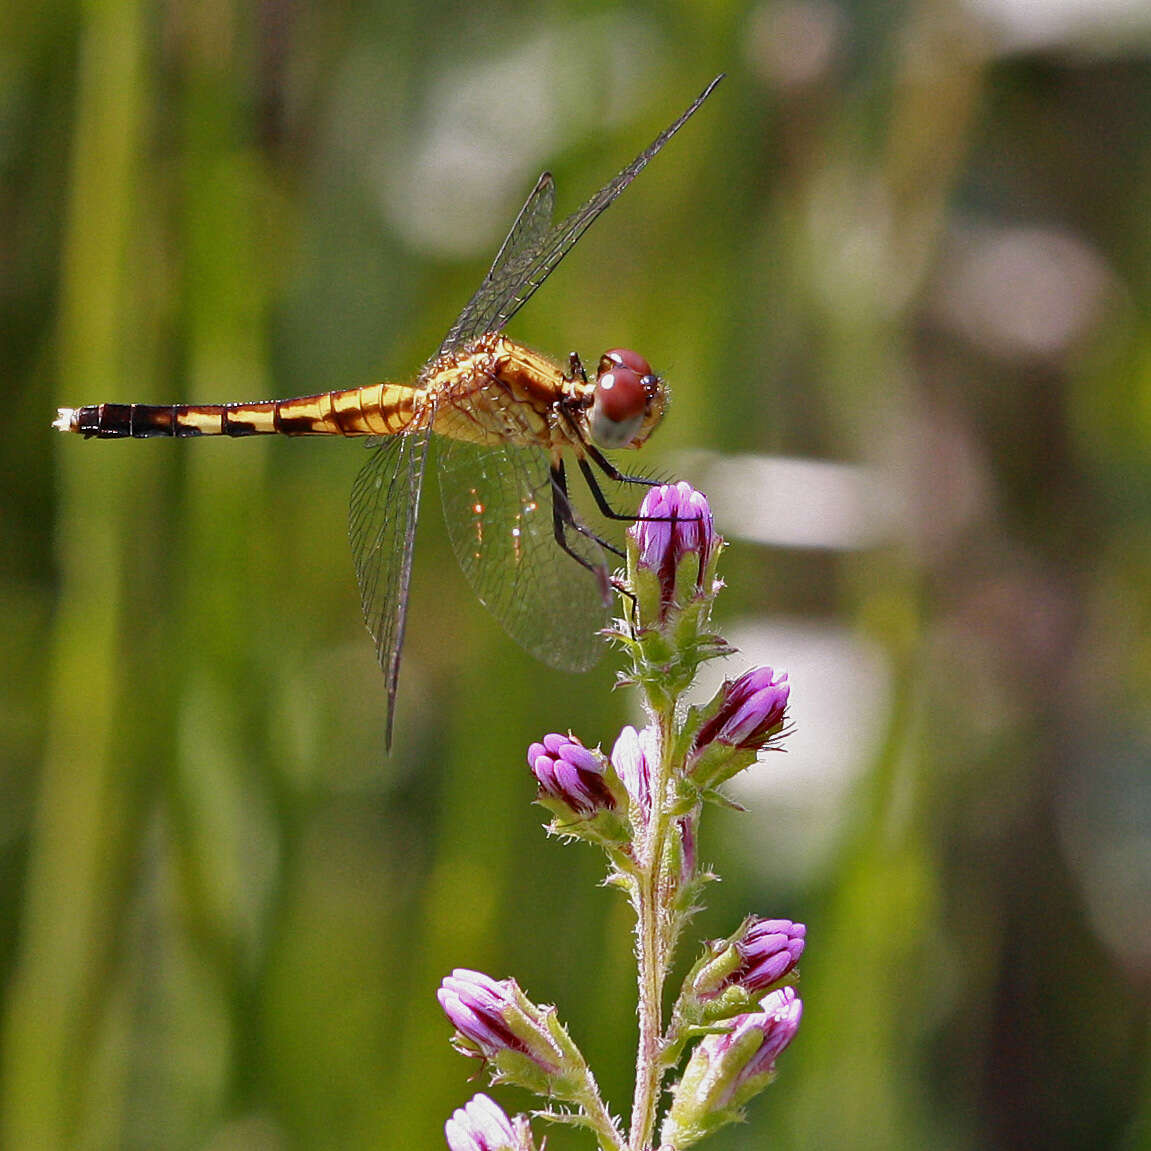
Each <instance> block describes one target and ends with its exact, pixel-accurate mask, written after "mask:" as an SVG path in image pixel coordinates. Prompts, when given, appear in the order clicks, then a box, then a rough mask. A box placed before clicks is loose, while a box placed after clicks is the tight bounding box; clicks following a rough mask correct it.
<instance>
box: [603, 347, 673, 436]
mask: <svg viewBox="0 0 1151 1151" xmlns="http://www.w3.org/2000/svg"><path fill="white" fill-rule="evenodd" d="M660 388H661V385H660V381H659V377H658V376H656V375H655V373H654V372H652V370H651V365H650V364H649V363H648V362H647V360H645V359H644V358H643V356H641V355H640V354H639V353H638V352H633V351H631V350H630V349H628V348H613V349H612V350H611V351H610V352H604V354H603V355H602V356H601V357H600V361H599V368H598V370H597V372H596V383H595V398H594V400H593V401H592V410H591V433H592V438H593V439H594V440H595V442H596V443H597V444H599V446H600V447H603V448H622V447H628V446H630V445H632V444H635V443H638V442H640V441H642V440H643V439H646V438H647V432H648V431H650V430H651V427H654V426H655V422H656V420H653V419H652V416H653V414H655V415H656V419H658V415H660V414H662V405H658V407H659V409H660V410H659V411H658V412H657V413H653V407H655V406H657V400H658V398H659V396H660V394H661V391H660ZM641 433H642V434H641Z"/></svg>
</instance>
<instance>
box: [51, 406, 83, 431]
mask: <svg viewBox="0 0 1151 1151" xmlns="http://www.w3.org/2000/svg"><path fill="white" fill-rule="evenodd" d="M76 415H77V413H76V409H75V408H57V409H56V418H55V419H54V420H53V421H52V426H53V427H54V428H55V429H56V430H57V431H61V432H74V431H75V430H76Z"/></svg>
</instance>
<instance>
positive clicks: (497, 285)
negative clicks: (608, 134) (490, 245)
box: [439, 172, 556, 355]
mask: <svg viewBox="0 0 1151 1151" xmlns="http://www.w3.org/2000/svg"><path fill="white" fill-rule="evenodd" d="M555 208H556V185H555V181H554V180H553V179H552V174H551V173H550V172H544V173H543V175H541V176H540V178H539V179H538V180H537V181H536V186H535V187H534V188H533V189H532V192H531V195H530V196H528V198H527V199H526V200H525V201H524V206H523V207H522V208H521V209H520V210H519V214H518V215H517V216H516V221H515V223H514V224H512V228H511V231H510V232H508V234H507V236H505V237H504V242H503V243H502V244H501V245H500V250H499V251H498V252H497V253H496V258H495V259H494V260H493V261H492V266H491V267H490V268H489V269H488V274H487V275H486V276H485V277H484V280H483V283H482V284H480V286H479V287H478V288H477V289H476V293H475V295H474V296H472V298H471V299H470V300H469V301H468V302H467V306H466V307H465V308H464V310H463V311H462V312H461V313H460V314H459V316H458V317H457V318H456V322H455V323H454V324H452V326H451V328H450V329H449V331H448V334H447V335H446V336H445V337H444V342H443V343H442V344H440V349H439V350H440V354H441V355H442V354H443V353H444V352H449V351H451V350H452V349H453V348H456V347H458V346H459V345H460V344H463V343H466V342H467V341H468V340H471V339H474V338H475V337H476V336H478V335H481V334H482V333H484V332H487V331H491V330H492V329H491V327H490V321H491V313H492V305H493V304H494V303H495V302H496V301H497V300H499V299H502V295H503V292H504V291H505V289H506V285H505V283H504V281H505V279H506V277H507V275H508V273H509V270H510V269H515V268H516V267H517V266H518V265H519V264H520V263H521V262H524V261H525V260H526V258H527V257H529V256H530V255H531V253H532V252H533V251H535V250H536V249H537V248H539V247H540V246H541V245H543V244H544V242H545V241H546V239H547V236H548V233H549V232H550V231H551V227H552V220H553V219H554V217H555ZM511 274H512V275H514V271H512V273H511Z"/></svg>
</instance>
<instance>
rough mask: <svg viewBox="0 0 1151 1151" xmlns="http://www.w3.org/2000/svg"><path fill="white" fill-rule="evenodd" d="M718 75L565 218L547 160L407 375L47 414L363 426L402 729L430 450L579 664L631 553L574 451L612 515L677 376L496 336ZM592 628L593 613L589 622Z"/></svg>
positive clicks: (352, 431)
mask: <svg viewBox="0 0 1151 1151" xmlns="http://www.w3.org/2000/svg"><path fill="white" fill-rule="evenodd" d="M722 79H723V75H722V74H720V75H719V76H716V77H715V79H714V80H712V81H711V83H710V84H708V85H707V87H706V88H705V89H704V90H703V91H702V92H701V93H700V94H699V96H697V97H696V99H695V100H694V101H693V102H692V103H691V105H690V106H689V107H688V108H687V109H686V110H685V111H684V112H683V113H682V114H681V115H680V116H679V117H677V118H676V119H675V120H674V121H673V122H672V123H671V124H670V125H668V127H667V128H665V129H664V130H663V131H662V132H661V133H660V134H659V135H658V136H657V137H656V138H655V139H654V140H653V141H652V143H651V144H649V145H648V147H647V148H645V149H644V150H643V151H642V152H641V153H640V154H639V155H638V156H636V158H635V159H634V160H632V162H631V163H630V164H628V165H627V166H626V167H625V168H623V169H622V171H620V172H619V173H618V175H616V176H615V177H613V178H612V179H611V180H609V181H608V182H607V183H606V184H605V185H604V186H603V187H602V188H600V190H599V191H598V192H596V193H595V195H593V196H592V197H591V198H590V199H589V200H588V201H587V202H586V203H585V204H583V205H582V206H581V207H579V208H577V209H576V210H575V211H574V212H573V213H572V214H571V215H570V216H568V217H567V218H566V219H563V220H561V221H559V222H556V221H555V182H554V180H553V179H552V176H551V174H550V173H549V172H544V173H543V174H542V175H541V176H540V178H539V180H538V181H537V182H536V185H535V187H534V188H533V189H532V192H531V194H530V195H529V196H528V198H527V200H526V201H525V202H524V205H523V207H522V208H521V209H520V211H519V214H518V215H517V216H516V219H515V222H514V223H513V224H512V227H511V230H510V231H509V232H508V234H507V237H506V238H505V239H504V241H503V244H502V245H501V246H500V249H499V251H498V253H497V254H496V257H495V260H494V261H493V262H492V265H491V268H490V269H489V271H488V273H487V275H486V276H485V277H484V279H483V282H482V283H481V284H480V286H479V288H478V289H477V291H476V293H475V295H473V296H472V298H471V299H470V300H469V301H468V303H467V305H466V306H465V307H464V309H463V311H462V312H460V314H459V316H458V317H457V319H456V321H455V323H453V324H452V326H451V328H450V329H449V331H448V334H447V335H446V336H445V337H444V339H443V342H442V343H441V344H440V346H439V348H438V350H437V351H436V353H435V355H434V356H432V358H431V359H429V360H428V361H427V362H426V363H425V364H424V366H423V368H422V369H421V370H420V372H419V373H418V375H417V377H416V379H415V381H414V382H412V383H393V382H388V381H385V382H382V383H376V384H371V385H367V386H363V387H353V388H347V389H342V390H337V391H331V392H324V393H320V394H318V395H311V396H301V397H299V398H296V399H286V400H266V401H260V402H255V403H221V404H135V403H133V404H124V403H103V404H91V405H88V406H85V407H79V408H60V409H59V410H58V413H57V418H56V420H55V422H54V424H53V426H54V427H56V428H58V429H59V430H61V431H65V432H74V433H78V434H79V435H81V436H84V437H86V438H91V437H95V438H97V439H120V438H134V439H143V438H150V437H153V436H174V437H192V436H252V435H269V434H278V435H287V436H307V435H339V436H367V437H371V438H370V439H369V441H368V446H369V448H370V454H369V456H368V459H367V460H366V461H365V462H364V463H363V465H362V466H361V468H360V471H359V473H358V475H357V476H356V479H355V481H354V483H353V486H352V496H351V503H350V510H349V517H348V528H349V536H350V538H351V544H352V552H353V557H354V561H355V569H356V579H357V582H358V584H359V590H360V600H361V606H362V608H363V613H364V621H365V623H366V624H367V627H368V631H369V632H370V633H371V636H372V638H373V640H374V641H375V646H376V655H377V658H378V660H379V663H380V666H381V668H382V669H383V672H384V676H385V679H386V683H387V694H388V702H387V730H386V743H387V746H388V747H389V748H390V747H391V743H392V728H393V723H394V719H395V710H396V695H397V691H398V687H399V676H400V656H401V653H402V651H403V645H404V634H405V629H406V625H407V618H408V600H409V590H410V587H411V577H412V557H413V549H414V544H415V535H416V526H417V521H418V518H419V511H420V497H421V493H422V491H423V484H424V476H425V474H426V473H427V471H428V466H429V461H430V460H431V461H433V462H434V470H435V472H436V473H437V475H438V477H439V486H440V493H441V502H442V504H443V513H444V520H445V523H446V525H447V530H448V536H449V538H450V540H451V543H452V548H453V551H454V552H455V555H456V558H457V560H458V561H459V564H460V567H461V569H462V570H463V572H464V575H465V576H466V577H467V580H468V582H469V583H470V585H471V587H472V589H473V591H474V592H475V593H476V595H477V596H478V598H479V599H480V601H481V602H482V603H484V604H485V605H486V606H487V607H488V608H489V609H490V611H491V612H492V613H493V615H494V616H495V617H496V619H497V620H498V621H499V622H500V623H501V624H502V626H503V627H504V629H505V630H506V631H507V632H508V634H509V635H510V636H511V637H512V638H513V639H514V640H516V641H517V642H518V643H519V644H520V645H521V646H522V647H524V648H525V649H526V650H527V651H528V652H530V653H531V654H532V655H534V656H535V657H537V658H538V659H540V660H541V661H543V662H544V663H545V664H548V665H551V666H553V667H557V668H560V669H564V670H568V671H586V670H587V669H588V668H590V667H591V666H592V665H593V664H594V663H595V662H596V660H597V659H598V656H599V653H600V650H601V647H602V644H601V642H600V639H599V636H598V634H597V633H598V631H599V629H600V628H602V626H603V624H604V622H605V621H606V617H607V612H608V608H609V607H610V603H611V587H612V577H611V576H610V573H609V571H608V566H607V560H606V558H605V553H607V554H615V555H621V554H622V553H620V552H619V549H618V548H615V547H614V546H613V545H612V544H610V543H609V542H608V541H606V540H605V539H603V538H602V537H601V536H599V535H597V534H596V533H595V532H594V531H593V530H592V529H591V528H589V527H588V526H586V525H585V524H584V523H583V522H582V520H581V519H580V517H579V516H578V515H577V514H576V511H575V509H574V507H573V505H572V500H571V496H570V494H569V487H568V472H567V467H566V461H567V459H568V458H571V459H573V460H574V463H575V466H576V468H577V469H578V471H579V472H580V474H581V476H582V477H583V479H584V481H585V482H586V484H587V487H588V489H589V491H590V492H591V495H592V497H593V499H594V502H595V504H596V506H597V507H598V508H599V510H600V512H601V513H602V514H603V515H605V516H606V517H608V518H610V519H616V520H628V521H631V520H634V518H635V517H634V516H629V515H625V514H622V513H619V512H617V511H615V510H614V509H613V508H612V506H611V503H610V501H609V500H608V499H607V497H606V495H605V493H604V491H603V487H602V485H601V483H600V481H599V477H598V476H597V474H596V469H598V471H599V473H601V474H602V475H603V476H605V477H607V478H608V479H609V480H611V481H613V482H615V483H620V484H627V483H651V482H652V481H651V480H650V479H647V478H645V477H640V476H631V475H627V474H625V473H623V472H621V471H620V470H619V469H618V468H617V467H616V466H615V465H614V464H613V463H612V462H611V461H610V460H609V459H608V458H607V456H605V455H604V451H610V450H613V449H617V448H639V447H640V446H641V445H642V444H643V443H644V442H645V441H646V440H647V438H648V437H649V436H650V434H651V433H652V431H653V430H654V429H655V427H656V425H657V424H658V423H659V422H660V420H661V419H662V417H663V414H664V410H665V408H666V406H667V389H666V386H665V384H664V381H663V380H662V378H661V377H659V376H658V375H656V374H655V373H654V372H653V371H652V369H651V367H650V365H649V364H648V362H647V360H646V359H644V358H643V357H642V356H641V355H639V354H638V353H637V352H634V351H631V350H630V349H627V348H613V349H611V350H609V351H607V352H605V353H604V354H603V355H602V356H601V357H600V360H599V364H598V367H597V369H596V372H595V373H594V378H593V379H589V378H588V374H587V372H586V371H585V369H584V367H583V364H582V363H581V361H580V359H579V356H578V355H577V354H576V353H575V352H572V353H571V354H570V355H569V357H568V363H567V365H566V367H561V366H560V365H558V364H556V363H554V362H553V361H552V360H550V359H548V358H547V357H546V356H544V355H542V354H540V353H538V352H536V351H533V350H532V349H531V348H528V347H527V346H525V345H523V344H520V343H518V342H517V341H515V340H513V339H511V338H509V337H508V336H506V335H505V334H504V329H505V327H506V326H507V324H508V321H509V320H511V318H512V317H513V316H514V315H515V314H516V313H517V312H518V311H519V310H520V308H522V307H523V306H524V304H525V303H527V301H528V300H529V299H530V298H531V297H532V295H533V294H534V293H535V291H536V290H537V289H538V288H539V287H540V285H541V284H542V283H543V282H544V280H546V279H547V277H548V276H549V275H550V274H551V273H552V272H553V271H554V270H555V268H556V266H557V265H558V264H559V262H560V261H561V260H562V259H563V258H564V256H566V255H567V253H568V252H570V251H571V249H572V247H573V246H574V245H575V243H576V241H577V240H579V238H580V237H581V236H582V235H583V234H584V232H586V231H587V229H588V228H589V227H591V225H592V224H593V223H594V222H595V220H596V219H597V218H598V217H599V215H600V214H601V213H602V212H603V211H604V209H605V208H607V207H608V206H609V205H610V204H611V203H613V201H614V200H615V199H616V198H617V197H618V196H619V194H620V193H621V192H622V191H623V190H624V189H625V188H626V187H627V186H628V185H629V184H630V183H631V182H632V181H633V180H634V179H635V177H636V176H637V175H639V173H640V172H641V171H642V170H643V168H645V167H646V166H647V164H648V163H649V161H650V160H651V159H652V158H653V157H654V156H655V155H656V154H657V153H658V152H659V151H660V150H661V149H662V148H663V147H664V145H665V144H667V142H668V141H669V140H670V139H671V138H672V136H674V135H675V134H676V133H677V132H678V131H679V130H680V128H682V127H683V126H684V124H686V123H687V121H688V120H689V119H690V118H691V117H692V116H693V115H694V114H695V113H696V112H697V111H698V109H699V107H700V105H702V104H703V102H704V101H705V100H706V99H707V98H708V96H710V95H711V93H712V91H713V90H714V88H715V86H716V85H717V84H718V83H719V82H720V80H722ZM585 625H587V626H585Z"/></svg>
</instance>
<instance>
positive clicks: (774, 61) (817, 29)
mask: <svg viewBox="0 0 1151 1151" xmlns="http://www.w3.org/2000/svg"><path fill="white" fill-rule="evenodd" d="M846 33H847V18H846V16H845V15H844V12H843V9H842V8H841V7H840V6H839V5H838V4H833V3H831V2H830V0H781V2H779V3H770V4H764V5H763V6H762V7H760V8H758V9H757V10H756V11H755V13H754V14H753V15H752V17H751V19H750V21H749V23H748V34H747V38H746V40H745V44H746V52H747V58H748V62H749V64H750V65H751V67H752V68H753V69H754V71H755V72H757V73H758V74H759V76H760V78H761V79H763V80H764V81H765V82H766V83H768V84H770V85H771V86H772V87H774V88H778V89H782V90H795V89H803V88H808V87H810V86H812V85H814V84H818V83H820V82H821V81H823V80H826V79H827V77H828V75H829V74H830V73H831V72H832V70H833V69H834V67H835V64H836V62H837V60H838V59H839V55H840V50H841V48H842V45H843V40H844V37H845V35H846Z"/></svg>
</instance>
